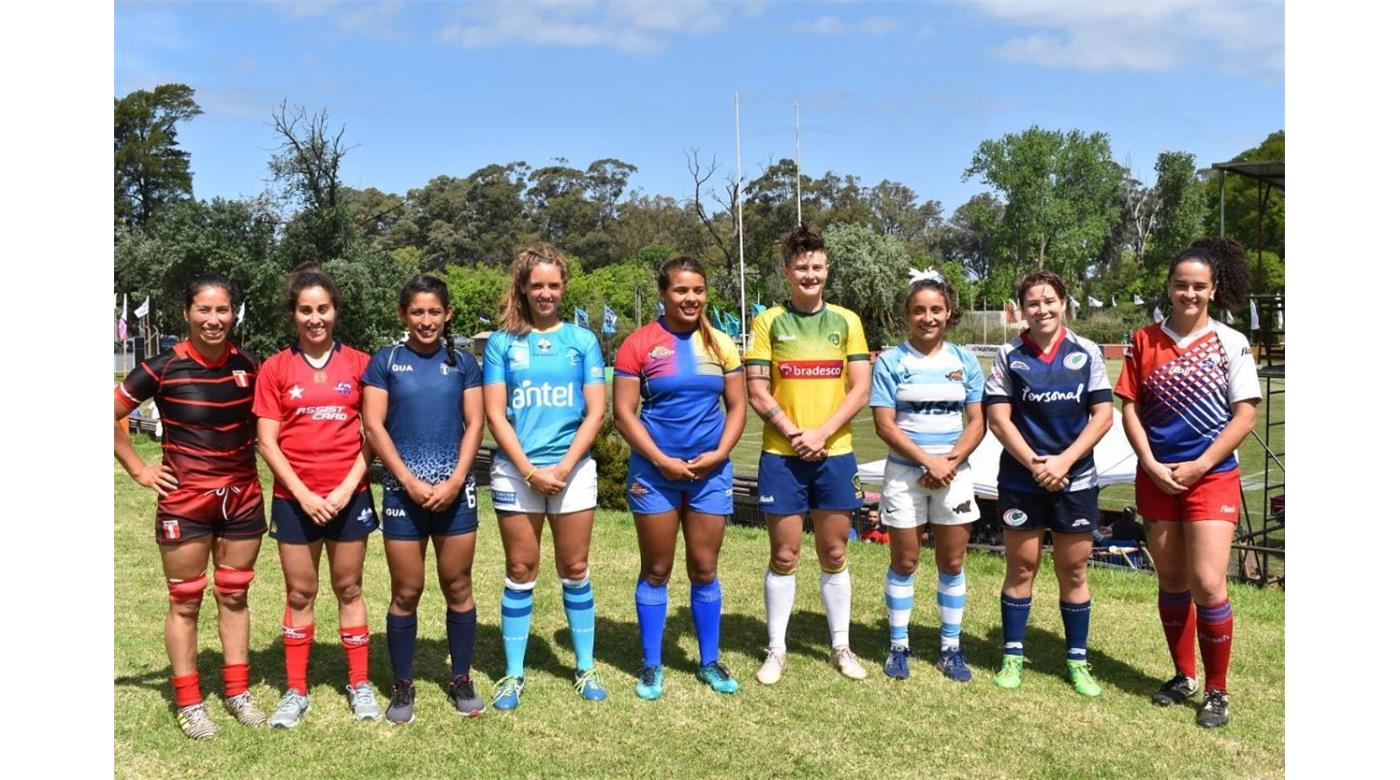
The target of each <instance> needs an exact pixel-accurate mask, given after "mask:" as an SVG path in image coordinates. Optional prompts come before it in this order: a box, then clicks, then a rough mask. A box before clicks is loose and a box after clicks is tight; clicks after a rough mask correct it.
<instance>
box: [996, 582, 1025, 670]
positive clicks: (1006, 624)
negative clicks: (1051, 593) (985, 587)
mask: <svg viewBox="0 0 1400 780" xmlns="http://www.w3.org/2000/svg"><path fill="white" fill-rule="evenodd" d="M1030 619H1031V597H1030V596H1027V597H1025V598H1023V599H1018V598H1015V597H1014V596H1008V595H1006V594H1005V593H1003V594H1001V652H1002V653H1003V654H1005V655H1025V654H1026V649H1025V642H1026V624H1027V623H1029V622H1030Z"/></svg>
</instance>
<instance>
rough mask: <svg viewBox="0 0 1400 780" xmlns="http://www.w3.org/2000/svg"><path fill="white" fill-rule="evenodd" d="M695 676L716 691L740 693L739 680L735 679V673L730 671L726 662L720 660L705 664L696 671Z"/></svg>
mask: <svg viewBox="0 0 1400 780" xmlns="http://www.w3.org/2000/svg"><path fill="white" fill-rule="evenodd" d="M695 676H696V677H697V678H699V680H700V682H702V683H705V684H706V685H708V686H710V689H711V690H713V691H714V692H715V693H738V692H739V681H738V680H736V679H734V675H732V674H730V673H729V670H728V669H726V668H725V666H724V664H722V663H720V662H719V661H714V662H712V663H708V664H705V665H704V666H702V667H700V668H699V669H697V670H696V671H695Z"/></svg>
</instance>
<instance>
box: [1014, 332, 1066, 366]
mask: <svg viewBox="0 0 1400 780" xmlns="http://www.w3.org/2000/svg"><path fill="white" fill-rule="evenodd" d="M1068 333H1069V328H1060V332H1059V334H1058V335H1056V336H1055V340H1054V341H1052V342H1050V348H1049V349H1047V350H1045V351H1044V352H1041V351H1040V345H1039V344H1037V343H1035V340H1034V339H1032V338H1031V337H1030V332H1029V331H1027V332H1026V333H1022V334H1021V343H1023V344H1025V345H1026V349H1028V350H1030V353H1031V354H1032V355H1034V356H1035V358H1036V359H1037V360H1039V361H1040V362H1042V363H1049V362H1051V361H1053V360H1054V359H1055V353H1056V352H1058V351H1059V349H1060V345H1061V344H1063V343H1064V341H1065V335H1066V334H1068Z"/></svg>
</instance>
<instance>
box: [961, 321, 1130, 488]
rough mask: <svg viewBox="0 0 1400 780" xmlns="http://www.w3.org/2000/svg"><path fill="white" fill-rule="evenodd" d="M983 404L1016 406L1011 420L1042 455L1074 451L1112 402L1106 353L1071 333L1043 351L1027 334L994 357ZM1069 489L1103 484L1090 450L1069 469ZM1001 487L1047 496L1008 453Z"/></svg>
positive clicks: (1062, 333) (999, 480) (1003, 462)
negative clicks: (1098, 411)
mask: <svg viewBox="0 0 1400 780" xmlns="http://www.w3.org/2000/svg"><path fill="white" fill-rule="evenodd" d="M983 401H984V403H986V404H987V405H988V406H991V405H992V404H1011V422H1012V423H1013V424H1014V425H1015V426H1016V429H1017V430H1018V431H1020V433H1021V437H1022V438H1024V439H1025V440H1026V444H1027V445H1029V446H1030V448H1031V449H1032V450H1034V451H1035V453H1036V454H1037V455H1057V454H1059V453H1061V452H1064V451H1065V450H1066V449H1068V448H1069V446H1070V445H1071V444H1073V443H1074V440H1075V439H1077V438H1079V434H1080V433H1082V432H1083V431H1084V426H1085V425H1088V423H1089V409H1090V407H1092V406H1093V405H1094V404H1101V403H1112V401H1113V391H1112V390H1111V389H1110V388H1109V386H1108V373H1107V372H1106V371H1105V369H1104V363H1103V353H1102V352H1101V351H1100V350H1099V346H1098V345H1097V344H1095V343H1094V342H1092V341H1089V340H1088V339H1086V338H1083V337H1082V336H1076V335H1075V334H1074V333H1073V332H1072V331H1070V330H1068V329H1061V331H1060V335H1059V336H1058V337H1056V340H1055V342H1054V343H1053V344H1051V345H1050V348H1049V349H1048V350H1046V351H1045V352H1041V351H1040V348H1039V347H1037V346H1036V344H1035V342H1034V341H1032V340H1031V339H1030V336H1029V335H1028V334H1022V335H1021V336H1018V337H1017V338H1015V339H1012V340H1011V341H1009V342H1007V343H1006V344H1003V345H1001V348H1000V349H998V350H997V354H996V356H995V357H994V358H993V359H992V371H991V376H989V377H988V378H987V387H986V392H985V395H984V396H983ZM1069 480H1070V483H1069V486H1068V487H1067V488H1066V490H1084V489H1085V488H1091V487H1094V486H1095V485H1097V484H1098V474H1097V472H1095V471H1094V453H1093V450H1092V449H1091V450H1090V451H1089V452H1086V453H1085V454H1084V456H1083V457H1082V458H1080V459H1079V460H1077V461H1075V462H1074V465H1073V466H1071V467H1070V469H1069ZM997 486H998V488H1005V489H1009V490H1013V491H1017V492H1021V493H1044V492H1046V491H1045V489H1044V488H1042V487H1040V486H1039V485H1037V484H1036V482H1035V478H1034V477H1032V476H1031V473H1030V471H1029V470H1028V469H1027V468H1026V467H1025V466H1022V465H1021V462H1020V461H1018V460H1016V458H1015V457H1013V456H1012V455H1011V452H1010V451H1008V450H1005V449H1003V450H1002V453H1001V470H1000V471H999V472H998V474H997Z"/></svg>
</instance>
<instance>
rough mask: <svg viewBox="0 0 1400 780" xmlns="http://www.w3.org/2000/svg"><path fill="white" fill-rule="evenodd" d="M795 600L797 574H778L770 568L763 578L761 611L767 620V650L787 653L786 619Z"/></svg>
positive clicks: (790, 615) (790, 614)
mask: <svg viewBox="0 0 1400 780" xmlns="http://www.w3.org/2000/svg"><path fill="white" fill-rule="evenodd" d="M796 598H797V574H795V573H794V572H786V573H784V574H779V573H778V572H775V571H773V568H772V567H771V566H770V567H769V568H768V573H767V574H766V575H764V577H763V611H764V612H765V613H766V617H767V619H768V649H769V650H774V651H777V652H779V653H786V652H787V626H788V618H790V617H792V603H793V601H794V600H795V599H796Z"/></svg>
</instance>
